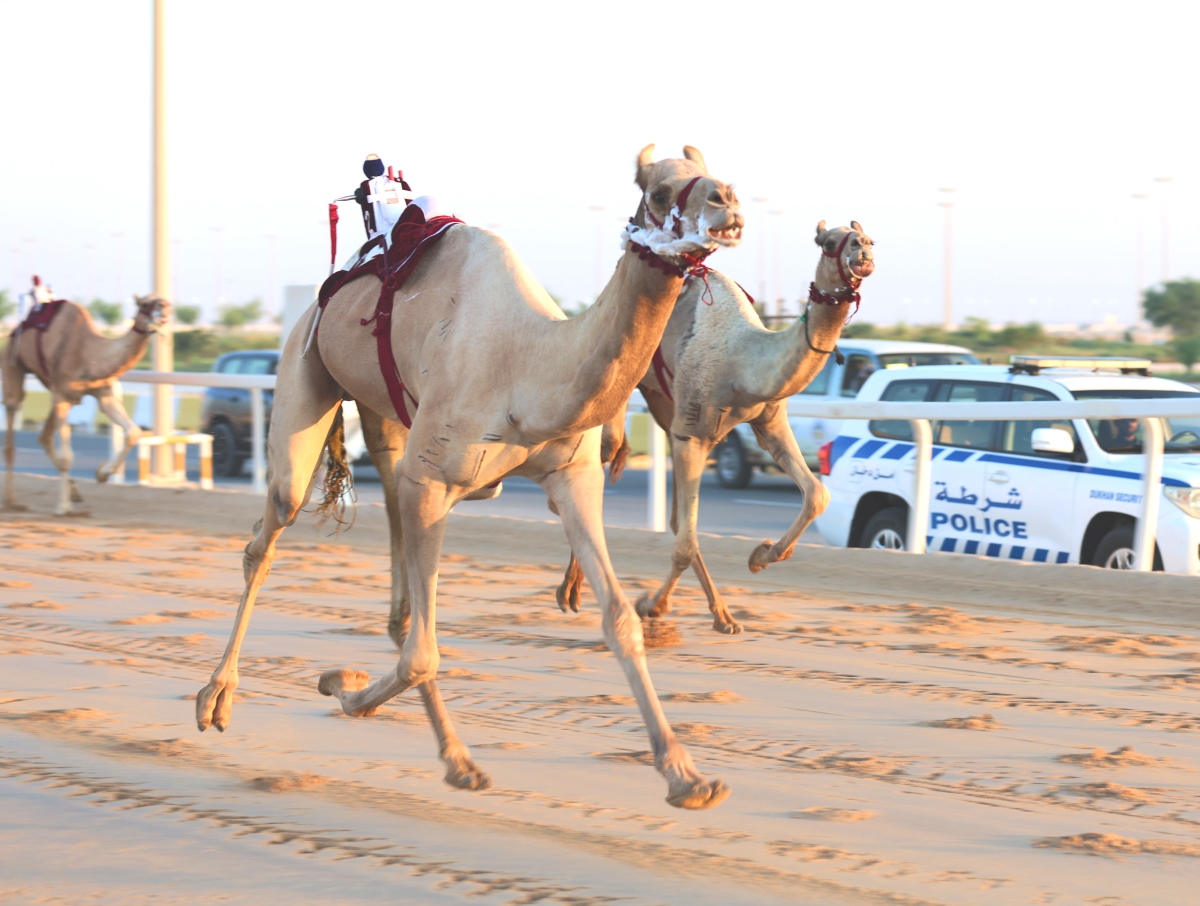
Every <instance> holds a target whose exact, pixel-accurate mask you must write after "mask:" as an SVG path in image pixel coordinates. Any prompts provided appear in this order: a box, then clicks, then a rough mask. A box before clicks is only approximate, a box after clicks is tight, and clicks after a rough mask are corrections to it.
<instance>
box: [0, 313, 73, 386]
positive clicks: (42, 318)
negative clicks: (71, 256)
mask: <svg viewBox="0 0 1200 906" xmlns="http://www.w3.org/2000/svg"><path fill="white" fill-rule="evenodd" d="M66 304H67V300H66V299H55V300H54V301H53V302H43V303H42V304H41V305H35V306H34V307H33V310H32V311H30V312H29V314H27V315H26V316H25V320H23V321H22V322H21V323H20V324H18V325H17V329H16V330H14V331H13V332H12V340H11V341H10V344H11V345H10V348H11V349H12V351H13V355H16V354H17V343H19V342H20V340H21V334H23V333H24V332H25V331H27V330H36V331H37V357H38V364H39V365H40V366H41V370H40V371H39V372H35V374H36V376H37V379H38V380H39V381H41V382H42V383H43V384H45V385H46V386H47V387H48V386H50V385H49V383H48V382H47V377H49V375H50V367H49V366H48V365H47V364H46V353H45V352H44V351H43V350H42V334H43V333H45V331H46V328H47V327H49V326H50V323H51V322H52V321H53V320H54V317H55V315H57V314H58V313H59V312H60V311H62V307H63V306H64V305H66ZM31 370H32V369H31ZM43 375H45V377H43Z"/></svg>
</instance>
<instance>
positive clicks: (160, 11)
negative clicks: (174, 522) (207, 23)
mask: <svg viewBox="0 0 1200 906" xmlns="http://www.w3.org/2000/svg"><path fill="white" fill-rule="evenodd" d="M165 6H166V3H165V0H154V202H153V204H154V239H153V243H154V250H153V258H154V292H155V294H156V295H159V296H162V297H163V298H164V299H167V298H169V297H170V295H171V237H170V234H169V233H170V231H169V228H168V226H167V95H166V47H165V46H164V41H163V38H164V32H165V30H166V29H165V23H164V21H163V17H164V7H165ZM152 342H153V346H152V347H151V359H152V362H153V364H154V370H155V371H174V370H175V341H174V337H173V336H172V335H171V325H170V324H169V323H168V324H166V325H164V326H163V328H162V330H160V331H159V332H158V333H157V334H156V335H155V337H154V340H153V341H152ZM174 395H175V388H174V387H172V386H171V385H169V384H155V385H154V433H155V434H157V435H158V436H159V437H168V436H170V435H172V434H174V433H175V405H174V402H175V401H174ZM173 458H174V451H173V450H172V449H171V447H170V445H169V444H160V445H159V447H158V448H157V455H156V456H155V458H154V462H155V467H154V474H155V475H156V476H157V477H159V478H166V477H167V476H169V475H171V474H172V473H173V468H174V463H173Z"/></svg>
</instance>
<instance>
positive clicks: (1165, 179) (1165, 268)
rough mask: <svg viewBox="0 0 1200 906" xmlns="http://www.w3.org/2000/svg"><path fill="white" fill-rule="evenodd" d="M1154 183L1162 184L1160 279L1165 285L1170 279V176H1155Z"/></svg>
mask: <svg viewBox="0 0 1200 906" xmlns="http://www.w3.org/2000/svg"><path fill="white" fill-rule="evenodd" d="M1154 181H1155V182H1161V183H1162V184H1163V190H1162V279H1163V283H1166V282H1167V281H1168V280H1170V279H1171V241H1170V233H1171V230H1170V223H1169V216H1168V215H1169V213H1170V210H1169V208H1170V206H1169V205H1168V203H1167V202H1168V198H1169V195H1168V188H1167V186H1168V184H1169V183H1170V182H1171V177H1170V176H1156V177H1154Z"/></svg>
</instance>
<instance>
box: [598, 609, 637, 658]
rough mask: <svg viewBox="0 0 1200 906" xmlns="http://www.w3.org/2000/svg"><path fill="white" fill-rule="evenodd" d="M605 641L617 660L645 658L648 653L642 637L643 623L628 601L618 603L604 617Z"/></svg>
mask: <svg viewBox="0 0 1200 906" xmlns="http://www.w3.org/2000/svg"><path fill="white" fill-rule="evenodd" d="M603 628H604V641H605V642H607V643H608V650H609V651H611V652H612V653H613V654H614V655H615V656H616V657H617V658H621V659H628V658H635V657H643V656H645V653H646V644H645V640H644V638H643V637H642V621H641V619H640V618H639V617H638V615H637V611H636V610H634V609H633V608H632V607H631V606H630V605H629V603H628V602H627V601H624V600H622V601H619V602H616V603H615V604H614V605H613V606H610V607H609V608H608V609H607V610H606V611H605V615H604V627H603Z"/></svg>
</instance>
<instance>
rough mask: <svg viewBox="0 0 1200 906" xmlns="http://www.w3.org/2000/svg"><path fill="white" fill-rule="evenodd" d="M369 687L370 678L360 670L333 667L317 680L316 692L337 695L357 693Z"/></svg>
mask: <svg viewBox="0 0 1200 906" xmlns="http://www.w3.org/2000/svg"><path fill="white" fill-rule="evenodd" d="M369 685H371V677H370V676H369V675H367V674H366V673H365V672H364V671H362V670H354V669H351V668H350V667H335V668H333V669H332V670H326V671H325V672H324V673H322V674H321V678H320V679H319V680H317V691H318V692H320V693H321V694H322V695H338V696H340V695H341V694H342V693H343V692H358V691H359V690H360V689H365V688H367V686H369Z"/></svg>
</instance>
